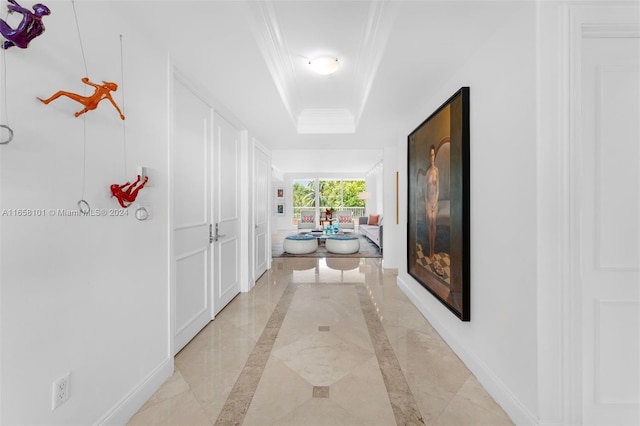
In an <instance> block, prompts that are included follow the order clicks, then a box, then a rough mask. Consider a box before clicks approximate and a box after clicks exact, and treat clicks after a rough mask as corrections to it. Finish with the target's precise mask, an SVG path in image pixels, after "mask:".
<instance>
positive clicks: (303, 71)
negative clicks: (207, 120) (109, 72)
mask: <svg viewBox="0 0 640 426" xmlns="http://www.w3.org/2000/svg"><path fill="white" fill-rule="evenodd" d="M518 4H520V5H522V2H506V1H497V2H485V1H468V2H464V1H451V0H449V1H430V0H422V1H420V0H412V1H402V0H400V1H398V0H393V1H382V0H378V1H345V0H340V1H326V0H322V1H305V0H295V1H279V0H278V1H243V0H229V1H222V0H200V1H185V0H178V1H135V2H130V3H128V4H127V6H126V11H127V12H126V15H127V16H128V17H136V16H137V17H139V16H147V17H149V18H150V19H144V20H140V19H137V20H136V21H135V22H136V25H137V26H138V27H139V28H141V29H142V30H143V31H145V32H148V33H149V34H150V35H152V37H153V38H154V39H155V40H157V41H158V43H163V44H166V46H168V48H169V50H170V51H171V54H172V56H173V57H174V59H175V62H176V63H178V64H179V65H180V68H182V71H183V72H184V73H186V74H187V75H189V76H191V77H192V78H193V79H194V80H195V81H197V82H198V83H199V84H200V85H201V86H204V87H206V89H207V90H208V92H209V94H210V95H211V96H212V97H213V99H214V100H215V101H216V102H218V103H219V104H221V105H223V106H224V107H225V108H226V109H227V110H228V111H229V112H230V113H231V114H233V115H234V116H235V117H236V118H237V119H239V120H240V121H241V122H242V123H243V124H244V125H245V126H246V127H247V128H248V129H250V130H251V131H252V132H253V134H254V135H256V137H257V138H258V139H259V140H260V141H261V142H262V143H263V144H264V145H266V146H268V147H269V148H270V149H271V150H272V153H273V164H274V166H275V167H276V168H277V169H279V170H281V171H283V172H313V173H319V172H347V171H350V172H362V173H364V172H366V171H367V170H369V169H370V168H371V167H373V166H374V164H376V163H377V162H378V161H379V160H380V159H381V158H382V149H383V148H384V147H386V146H390V145H395V144H396V143H397V140H396V139H397V136H398V134H405V133H409V132H410V131H411V130H413V129H399V128H398V123H402V121H403V118H405V119H406V116H407V115H408V114H409V115H410V113H411V112H415V111H416V110H418V111H420V110H421V109H423V107H422V106H423V105H424V103H425V99H428V97H429V96H430V95H431V94H433V93H435V92H436V91H437V90H438V88H439V87H440V86H441V85H442V84H443V83H444V82H446V81H447V80H448V78H449V77H450V75H451V70H455V69H458V68H459V67H461V66H462V65H463V64H464V61H465V58H467V57H468V55H469V54H471V53H472V52H473V51H474V50H476V49H477V47H478V46H480V45H481V44H482V43H483V42H484V41H485V40H486V39H487V38H488V37H490V36H491V34H493V32H494V29H495V28H496V27H497V26H499V25H500V23H501V22H503V21H504V20H505V19H508V17H509V15H510V14H511V13H513V11H514V8H517V6H518ZM319 55H331V56H335V57H337V58H339V60H340V63H341V66H340V68H339V69H338V71H337V72H336V73H335V74H332V75H329V76H321V75H316V74H314V73H312V72H311V70H310V69H309V66H308V59H309V58H312V57H315V56H319ZM415 124H416V125H418V124H419V123H415ZM309 132H311V133H309ZM402 132H404V133H402ZM342 150H356V151H355V152H356V153H357V154H358V155H353V152H349V151H346V152H342ZM341 153H342V154H344V155H341ZM347 154H348V155H347Z"/></svg>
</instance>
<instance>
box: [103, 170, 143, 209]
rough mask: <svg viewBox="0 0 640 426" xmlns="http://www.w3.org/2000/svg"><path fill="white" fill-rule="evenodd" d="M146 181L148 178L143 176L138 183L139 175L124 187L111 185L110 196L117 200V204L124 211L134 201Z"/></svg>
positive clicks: (115, 184)
mask: <svg viewBox="0 0 640 426" xmlns="http://www.w3.org/2000/svg"><path fill="white" fill-rule="evenodd" d="M148 180H149V176H145V177H144V179H143V180H142V183H140V175H138V179H136V181H135V182H133V183H129V182H127V183H125V184H124V185H118V184H117V183H114V184H113V185H111V194H113V196H114V197H116V198H117V199H118V203H120V205H121V206H122V207H123V208H125V209H126V208H127V207H129V206H130V205H131V203H133V202H134V201H135V200H136V197H137V196H138V191H140V190H141V189H142V188H144V186H145V185H146V184H147V181H148Z"/></svg>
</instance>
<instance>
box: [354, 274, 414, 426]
mask: <svg viewBox="0 0 640 426" xmlns="http://www.w3.org/2000/svg"><path fill="white" fill-rule="evenodd" d="M356 288H357V289H358V296H359V299H360V306H361V308H362V313H363V314H364V317H365V322H366V323H367V328H368V330H369V335H370V336H371V343H372V344H373V349H374V351H375V354H376V358H377V359H378V365H379V366H380V372H381V373H382V378H383V380H384V385H385V387H386V389H387V394H388V395H389V401H390V402H391V407H392V408H393V414H394V416H395V419H396V423H397V424H398V425H421V424H422V425H423V424H425V422H424V419H423V418H422V414H421V413H420V409H419V408H418V404H417V403H416V401H415V398H414V396H413V393H412V392H411V388H410V387H409V384H408V382H407V380H406V378H405V376H404V373H403V372H402V369H401V367H400V362H399V361H398V358H397V357H396V354H395V352H394V350H393V347H392V346H391V343H390V342H389V338H388V337H387V334H386V331H385V329H384V327H383V325H382V322H381V321H380V318H379V317H378V315H377V313H376V310H375V306H374V305H373V302H372V301H371V299H370V298H369V297H368V295H367V292H366V290H365V287H364V285H362V284H359V285H357V286H356Z"/></svg>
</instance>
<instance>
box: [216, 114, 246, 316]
mask: <svg viewBox="0 0 640 426" xmlns="http://www.w3.org/2000/svg"><path fill="white" fill-rule="evenodd" d="M214 135H215V137H214V144H215V145H214V146H215V150H216V153H217V155H216V156H215V159H214V162H215V170H216V171H217V174H216V180H215V184H214V185H215V189H214V198H215V200H214V211H215V212H216V214H215V218H214V220H215V229H214V230H215V231H216V232H214V234H215V242H214V251H215V261H214V270H215V271H216V274H215V279H214V294H213V307H214V313H215V314H217V313H218V312H220V310H222V308H224V307H225V306H226V305H227V303H229V302H230V301H231V299H233V298H234V297H235V296H236V295H237V294H238V293H240V246H241V244H240V214H239V212H240V199H239V192H240V191H239V189H240V187H239V182H240V172H239V171H240V132H239V131H238V129H236V128H235V127H234V126H233V125H232V124H231V123H230V122H229V121H228V120H226V119H224V118H223V117H222V116H220V115H219V114H217V113H216V114H214Z"/></svg>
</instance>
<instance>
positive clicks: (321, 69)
mask: <svg viewBox="0 0 640 426" xmlns="http://www.w3.org/2000/svg"><path fill="white" fill-rule="evenodd" d="M309 65H310V66H311V69H312V70H313V71H314V72H316V73H318V74H321V75H329V74H333V73H334V72H336V70H337V69H338V68H339V67H340V62H339V61H338V58H334V57H332V56H319V57H317V58H313V59H309Z"/></svg>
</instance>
